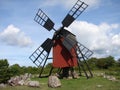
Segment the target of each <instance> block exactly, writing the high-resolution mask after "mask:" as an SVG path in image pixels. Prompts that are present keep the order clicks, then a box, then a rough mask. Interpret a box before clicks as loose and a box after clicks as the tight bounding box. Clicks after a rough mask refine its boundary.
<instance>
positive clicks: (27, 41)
mask: <svg viewBox="0 0 120 90" xmlns="http://www.w3.org/2000/svg"><path fill="white" fill-rule="evenodd" d="M76 1H77V0H0V59H8V62H9V64H10V65H13V64H16V63H17V64H19V65H21V66H34V64H33V63H32V61H31V60H30V59H29V56H30V55H31V54H32V53H33V52H34V50H35V49H36V48H38V47H39V46H40V45H41V44H42V43H43V42H44V41H45V40H46V39H47V38H52V36H53V34H54V31H53V30H52V31H50V32H49V31H47V30H46V29H45V28H43V27H42V26H40V25H39V24H37V23H36V22H35V21H34V17H35V15H36V13H37V11H38V9H39V8H40V9H42V10H43V11H44V12H45V13H46V14H47V16H48V17H49V18H50V19H51V20H52V21H53V22H54V23H55V26H54V28H55V29H59V28H60V27H61V26H62V24H61V22H62V20H63V19H64V17H65V16H66V15H67V13H68V12H69V10H70V9H71V8H72V6H73V5H74V4H75V2H76ZM81 1H83V2H85V3H86V4H88V5H89V6H88V8H87V9H86V10H85V11H84V12H83V13H82V14H81V15H80V16H79V17H78V18H77V19H76V20H75V21H74V22H73V23H72V24H71V25H70V26H69V27H68V28H67V29H68V30H69V31H71V32H72V33H73V34H75V35H76V37H77V40H78V42H80V43H82V44H83V45H85V46H86V47H88V48H89V49H90V50H92V51H93V52H94V54H93V56H92V57H96V58H103V57H107V56H110V55H111V56H113V57H115V59H116V60H117V59H118V58H120V0H81ZM51 55H52V54H51Z"/></svg>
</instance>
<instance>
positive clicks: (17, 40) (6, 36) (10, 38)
mask: <svg viewBox="0 0 120 90" xmlns="http://www.w3.org/2000/svg"><path fill="white" fill-rule="evenodd" d="M0 40H1V41H2V42H4V43H6V44H7V45H11V46H20V47H26V46H29V45H31V44H32V40H31V39H30V38H29V37H28V36H26V35H25V33H24V32H22V31H20V29H19V28H17V27H15V26H14V25H9V26H8V27H7V28H6V29H4V31H3V32H1V33H0Z"/></svg>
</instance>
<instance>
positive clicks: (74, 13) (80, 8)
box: [62, 0, 88, 27]
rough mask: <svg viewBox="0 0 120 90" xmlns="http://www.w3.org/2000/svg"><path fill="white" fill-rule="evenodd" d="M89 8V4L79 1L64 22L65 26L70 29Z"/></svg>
mask: <svg viewBox="0 0 120 90" xmlns="http://www.w3.org/2000/svg"><path fill="white" fill-rule="evenodd" d="M87 7H88V5H87V4H85V3H84V2H82V1H80V0H78V1H77V2H76V4H75V5H74V6H73V7H72V9H71V10H70V11H69V13H68V14H67V16H66V17H65V18H64V20H63V21H62V24H63V26H64V27H68V26H69V25H70V24H71V23H72V22H73V21H74V20H75V19H76V18H77V17H78V16H79V15H80V14H81V13H82V12H83V11H84V10H85V9H86V8H87Z"/></svg>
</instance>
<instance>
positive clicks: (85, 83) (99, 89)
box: [0, 76, 120, 90]
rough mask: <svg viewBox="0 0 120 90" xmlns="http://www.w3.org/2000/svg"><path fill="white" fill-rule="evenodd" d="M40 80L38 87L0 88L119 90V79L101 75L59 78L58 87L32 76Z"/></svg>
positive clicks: (12, 89)
mask: <svg viewBox="0 0 120 90" xmlns="http://www.w3.org/2000/svg"><path fill="white" fill-rule="evenodd" d="M32 80H38V81H39V82H40V87H39V88H33V87H28V86H15V87H12V86H7V87H5V88H0V90H120V81H109V80H107V79H105V78H103V77H93V78H90V79H86V77H83V76H82V77H80V78H79V79H61V83H62V86H61V87H58V88H49V87H48V85H47V81H48V78H32Z"/></svg>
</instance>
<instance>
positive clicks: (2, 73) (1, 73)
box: [0, 59, 11, 83]
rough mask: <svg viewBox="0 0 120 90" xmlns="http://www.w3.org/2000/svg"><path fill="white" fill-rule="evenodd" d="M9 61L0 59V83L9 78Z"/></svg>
mask: <svg viewBox="0 0 120 90" xmlns="http://www.w3.org/2000/svg"><path fill="white" fill-rule="evenodd" d="M10 76H11V75H10V71H9V63H8V61H7V59H2V60H0V83H6V82H7V80H9V79H10Z"/></svg>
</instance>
